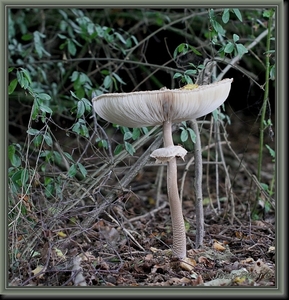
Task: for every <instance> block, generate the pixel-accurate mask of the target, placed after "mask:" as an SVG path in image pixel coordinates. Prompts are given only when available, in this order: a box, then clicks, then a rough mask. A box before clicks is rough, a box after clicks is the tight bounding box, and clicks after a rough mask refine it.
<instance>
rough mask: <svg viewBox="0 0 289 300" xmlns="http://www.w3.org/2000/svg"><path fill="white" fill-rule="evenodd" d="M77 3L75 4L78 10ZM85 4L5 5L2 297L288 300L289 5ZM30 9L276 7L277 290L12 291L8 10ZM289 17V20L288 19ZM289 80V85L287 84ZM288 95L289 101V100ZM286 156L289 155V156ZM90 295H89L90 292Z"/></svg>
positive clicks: (1, 7)
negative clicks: (255, 299) (287, 69)
mask: <svg viewBox="0 0 289 300" xmlns="http://www.w3.org/2000/svg"><path fill="white" fill-rule="evenodd" d="M74 3H75V4H74ZM77 3H79V1H75V0H72V1H59V0H58V1H55V0H52V1H47V4H45V1H29V4H23V2H22V1H15V0H7V1H1V0H0V13H1V15H0V16H1V20H2V22H4V24H3V25H4V26H2V29H1V33H0V34H1V37H2V38H3V40H4V41H5V43H4V47H3V49H2V51H1V66H2V68H1V70H2V71H3V72H2V74H1V76H2V77H3V79H2V80H0V84H1V91H2V93H4V95H3V99H4V109H2V110H1V122H3V124H2V126H1V139H2V144H4V147H1V155H0V159H1V166H2V168H1V171H2V173H3V174H2V176H3V179H2V180H1V181H0V182H1V187H0V188H1V191H2V193H3V197H1V201H0V203H1V214H2V216H1V225H2V226H1V228H0V233H1V239H2V243H1V246H0V262H1V268H0V269H1V273H2V274H1V276H0V278H1V280H0V295H2V296H13V298H14V297H17V296H21V298H25V297H26V296H27V298H33V297H37V298H39V296H41V297H43V298H46V297H51V296H52V295H57V296H65V297H66V296H67V297H69V298H74V297H77V298H79V297H80V296H81V297H82V298H85V297H89V296H94V297H102V298H104V297H113V296H117V298H122V297H125V298H135V297H139V298H142V297H145V298H146V297H149V296H153V297H155V298H157V297H163V296H165V297H166V298H176V297H177V298H187V297H189V298H193V297H196V296H198V297H199V298H208V297H210V296H213V297H214V298H215V297H218V296H220V297H222V298H231V297H232V296H233V297H235V298H244V296H246V295H247V296H251V297H262V298H270V299H271V298H272V297H274V298H279V297H280V298H283V297H285V296H286V295H287V274H286V272H287V270H286V269H287V263H288V261H287V234H285V230H286V229H287V225H288V224H287V216H286V214H287V203H286V202H287V197H286V196H287V188H286V187H287V186H286V183H285V180H286V182H287V171H286V170H285V168H286V167H287V156H288V155H286V154H287V151H286V150H287V136H288V133H287V117H286V116H285V113H286V112H287V102H288V98H287V91H286V84H287V80H288V77H287V76H286V75H287V74H285V67H287V61H286V59H287V56H288V53H287V48H286V46H285V44H286V40H285V38H286V36H287V35H286V34H285V29H286V28H287V24H285V22H286V18H287V16H288V6H287V3H284V2H283V1H266V0H263V1H247V0H243V1H237V2H236V1H206V0H203V1H177V3H178V5H175V3H176V1H171V0H167V1H151V0H147V1H141V4H139V2H138V4H135V3H136V1H110V0H106V1H97V0H96V1H83V3H82V4H81V5H79V4H77ZM30 6H35V7H39V6H44V7H47V8H49V7H51V8H53V9H56V8H57V7H59V8H60V7H79V8H84V7H85V8H88V7H96V8H105V7H112V6H113V7H117V6H118V7H133V8H137V7H139V8H141V7H155V8H162V7H166V8H169V7H172V8H173V7H175V8H184V7H188V6H190V7H192V6H195V7H206V6H209V7H224V8H229V7H235V8H242V7H263V8H265V7H269V6H272V7H275V8H276V29H275V30H276V50H277V51H276V59H277V60H276V66H277V67H276V70H277V74H276V110H275V114H276V117H275V120H276V121H275V122H276V124H275V126H276V127H275V128H276V129H275V141H276V171H277V172H276V175H277V177H276V196H275V197H276V200H277V201H276V233H275V234H276V245H275V246H276V288H275V287H248V288H247V287H229V288H228V287H227V288H223V287H210V288H209V287H163V288H160V287H109V288H106V287H87V288H83V287H82V288H81V287H74V288H67V287H59V288H58V287H56V288H55V287H51V288H49V287H41V288H39V287H38V288H37V287H9V286H8V285H7V282H6V277H7V274H8V266H7V263H8V260H7V249H8V248H7V240H8V239H7V227H6V226H7V222H6V221H7V205H6V204H7V188H8V182H7V169H8V167H7V165H8V163H7V148H8V141H7V132H8V131H7V130H8V113H9V110H8V92H7V89H8V72H7V70H8V63H7V47H6V45H7V34H6V33H7V32H6V30H7V15H6V12H7V9H8V8H13V7H14V8H21V7H23V8H24V7H30ZM285 16H286V18H285ZM285 80H286V83H285ZM285 95H286V97H285ZM285 153H286V154H285ZM84 289H85V291H84Z"/></svg>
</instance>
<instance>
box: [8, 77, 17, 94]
mask: <svg viewBox="0 0 289 300" xmlns="http://www.w3.org/2000/svg"><path fill="white" fill-rule="evenodd" d="M17 84H18V80H17V78H14V79H13V80H12V81H11V82H10V84H9V87H8V94H9V95H11V94H12V93H13V92H14V90H15V88H16V86H17Z"/></svg>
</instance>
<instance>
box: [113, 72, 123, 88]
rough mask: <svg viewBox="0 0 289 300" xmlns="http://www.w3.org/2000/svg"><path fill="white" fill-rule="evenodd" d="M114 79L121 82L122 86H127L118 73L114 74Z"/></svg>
mask: <svg viewBox="0 0 289 300" xmlns="http://www.w3.org/2000/svg"><path fill="white" fill-rule="evenodd" d="M112 75H113V77H115V79H116V80H117V81H118V82H120V83H121V84H124V85H125V84H126V83H125V82H124V81H123V80H122V79H121V78H120V77H119V76H118V75H117V74H116V73H112Z"/></svg>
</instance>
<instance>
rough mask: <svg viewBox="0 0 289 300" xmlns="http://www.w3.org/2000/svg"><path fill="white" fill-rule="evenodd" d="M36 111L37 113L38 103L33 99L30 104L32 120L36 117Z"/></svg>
mask: <svg viewBox="0 0 289 300" xmlns="http://www.w3.org/2000/svg"><path fill="white" fill-rule="evenodd" d="M38 113H39V104H38V101H37V100H36V99H35V101H34V103H33V106H32V113H31V118H32V120H35V119H36V118H37V116H38Z"/></svg>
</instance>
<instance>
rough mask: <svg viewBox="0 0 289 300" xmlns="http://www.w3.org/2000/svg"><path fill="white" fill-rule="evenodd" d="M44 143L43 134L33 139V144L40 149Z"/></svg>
mask: <svg viewBox="0 0 289 300" xmlns="http://www.w3.org/2000/svg"><path fill="white" fill-rule="evenodd" d="M42 141H43V136H42V135H41V134H39V135H36V136H35V137H34V139H33V144H34V146H35V147H39V146H40V145H41V143H42Z"/></svg>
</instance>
